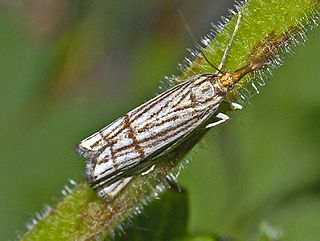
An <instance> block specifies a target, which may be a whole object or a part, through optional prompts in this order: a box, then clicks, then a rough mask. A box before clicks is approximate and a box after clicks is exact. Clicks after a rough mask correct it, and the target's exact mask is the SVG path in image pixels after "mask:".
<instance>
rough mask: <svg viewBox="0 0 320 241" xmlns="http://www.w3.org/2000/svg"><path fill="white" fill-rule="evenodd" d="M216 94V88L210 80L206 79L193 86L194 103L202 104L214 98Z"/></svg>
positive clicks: (192, 97)
mask: <svg viewBox="0 0 320 241" xmlns="http://www.w3.org/2000/svg"><path fill="white" fill-rule="evenodd" d="M214 95H215V90H214V87H213V85H212V83H211V82H210V81H209V80H208V81H204V82H202V83H201V84H199V85H196V86H194V87H193V88H192V91H191V101H192V102H193V104H196V105H201V104H203V103H204V102H206V101H208V100H210V99H212V98H213V96H214Z"/></svg>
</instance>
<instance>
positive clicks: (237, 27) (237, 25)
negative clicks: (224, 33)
mask: <svg viewBox="0 0 320 241" xmlns="http://www.w3.org/2000/svg"><path fill="white" fill-rule="evenodd" d="M241 17H242V14H241V12H240V11H239V12H238V19H237V23H236V26H235V27H234V30H233V33H232V35H231V38H230V40H229V43H228V45H227V47H226V49H225V50H224V53H223V56H222V59H221V63H220V64H219V66H218V69H222V68H223V66H224V63H225V62H226V59H227V55H228V53H229V51H230V48H231V45H232V42H233V40H234V37H235V36H236V34H237V32H238V29H239V26H240V22H241Z"/></svg>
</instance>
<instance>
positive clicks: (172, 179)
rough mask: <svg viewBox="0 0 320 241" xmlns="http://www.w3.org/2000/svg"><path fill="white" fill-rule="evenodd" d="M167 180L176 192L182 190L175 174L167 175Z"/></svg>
mask: <svg viewBox="0 0 320 241" xmlns="http://www.w3.org/2000/svg"><path fill="white" fill-rule="evenodd" d="M165 181H166V183H167V184H168V185H169V187H170V188H171V189H172V190H174V191H176V192H182V188H181V187H180V185H179V183H178V181H177V179H176V178H175V176H174V175H173V174H169V175H168V176H166V178H165Z"/></svg>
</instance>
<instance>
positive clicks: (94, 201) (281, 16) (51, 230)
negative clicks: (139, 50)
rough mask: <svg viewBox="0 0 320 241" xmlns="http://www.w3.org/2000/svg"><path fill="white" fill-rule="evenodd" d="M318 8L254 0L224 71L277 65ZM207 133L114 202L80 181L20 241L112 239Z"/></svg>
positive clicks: (229, 28) (193, 70)
mask: <svg viewBox="0 0 320 241" xmlns="http://www.w3.org/2000/svg"><path fill="white" fill-rule="evenodd" d="M319 5H320V2H319V1H316V0H299V1H296V0H268V1H267V0H251V1H248V2H247V3H245V4H243V7H242V10H241V12H242V15H243V17H242V22H241V25H240V29H239V31H238V34H237V36H236V38H235V41H234V43H233V44H232V47H231V50H230V53H229V54H228V58H227V61H226V65H225V67H224V69H225V70H227V71H231V72H232V71H234V70H236V69H239V68H240V67H242V66H244V65H245V64H247V63H249V62H252V61H260V60H263V59H267V60H270V61H271V60H274V59H275V58H276V57H277V56H278V55H279V54H282V53H283V52H284V50H287V49H288V45H292V44H294V43H296V42H294V39H297V38H295V36H299V35H300V34H304V33H305V31H306V28H308V27H309V25H311V24H313V22H312V21H313V20H314V19H315V17H316V16H317V15H318V10H319ZM235 22H236V17H233V18H232V19H231V21H230V22H229V23H228V24H227V25H226V27H225V28H224V29H223V30H221V31H220V33H219V34H217V36H216V37H215V38H214V39H213V40H212V41H211V42H210V43H209V45H208V47H207V48H206V49H205V50H204V52H205V54H206V56H207V57H208V58H209V59H210V61H211V62H212V63H215V64H219V61H220V59H221V56H222V54H223V51H224V49H225V47H226V45H227V43H228V42H229V38H230V36H231V34H232V32H233V29H234V25H235ZM302 38H303V37H302ZM302 38H301V39H300V40H302ZM217 60H219V61H217ZM269 70H272V68H271V65H270V66H267V67H266V68H265V69H264V70H261V72H259V73H260V74H263V73H265V71H269ZM204 72H212V68H211V67H210V65H208V64H207V63H206V62H205V61H204V59H203V57H201V56H198V57H197V58H196V59H195V60H194V61H193V62H192V64H191V65H190V66H187V67H186V68H185V70H184V72H183V73H182V75H181V78H180V80H184V79H186V78H188V77H190V76H193V75H195V74H201V73H204ZM254 81H255V80H254V79H252V78H247V77H246V78H243V80H242V81H241V83H240V84H239V85H237V86H236V88H235V90H234V91H233V92H230V93H229V96H228V97H229V98H230V99H238V98H239V95H246V91H248V86H250V85H251V84H252V83H254ZM177 82H178V81H177ZM249 95H250V94H249ZM205 133H206V131H204V130H200V131H197V132H196V133H195V134H193V135H192V136H191V137H190V138H189V139H188V140H186V141H185V142H184V143H183V144H182V145H180V146H179V147H178V148H176V149H174V151H172V152H171V153H168V154H167V155H165V156H164V157H162V158H161V159H160V160H159V161H158V165H157V167H156V169H155V170H154V171H153V172H151V173H149V174H147V175H144V176H139V177H134V178H133V179H132V181H131V182H130V183H129V185H127V187H126V188H125V189H124V191H123V192H121V193H120V194H119V195H118V196H117V198H115V199H114V200H112V201H110V202H105V201H104V200H102V199H100V198H99V197H98V196H97V195H96V193H95V192H94V191H93V190H92V189H91V188H90V186H89V184H87V182H85V181H82V182H81V183H80V184H78V185H76V186H75V187H74V189H73V191H72V192H71V193H69V194H67V195H66V196H65V197H64V198H63V199H62V200H61V201H60V202H59V203H58V204H57V205H56V206H55V207H53V208H52V210H51V211H50V212H49V213H48V214H47V215H46V216H45V217H43V218H42V219H41V220H39V221H38V223H37V224H36V225H34V227H33V228H32V229H30V230H29V231H27V232H26V233H25V234H24V235H23V236H22V237H21V240H24V241H29V240H30V241H31V240H32V241H37V240H55V241H58V240H91V239H93V238H94V237H97V236H101V237H105V236H108V235H111V234H112V233H113V232H114V231H115V230H116V229H117V228H118V227H121V226H123V225H124V223H125V222H126V220H128V218H130V217H131V216H132V215H134V214H135V213H139V212H140V211H141V207H142V205H144V204H146V203H147V202H148V201H149V200H152V197H153V196H156V195H157V194H158V193H159V192H161V191H162V190H158V191H157V188H158V189H165V188H166V186H165V185H164V186H163V180H164V178H165V177H166V176H167V175H168V174H169V173H171V172H172V171H173V170H174V169H175V168H176V167H177V166H178V165H179V163H180V161H181V160H182V159H183V156H184V155H185V154H186V153H187V152H188V151H189V150H190V149H192V147H193V146H194V145H196V143H198V141H199V140H200V139H201V137H202V136H203V135H204V134H205Z"/></svg>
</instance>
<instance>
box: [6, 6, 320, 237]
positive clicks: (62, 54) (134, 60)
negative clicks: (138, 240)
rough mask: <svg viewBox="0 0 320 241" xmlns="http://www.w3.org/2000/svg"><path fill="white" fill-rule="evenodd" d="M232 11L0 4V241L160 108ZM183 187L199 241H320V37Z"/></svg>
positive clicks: (186, 175)
mask: <svg viewBox="0 0 320 241" xmlns="http://www.w3.org/2000/svg"><path fill="white" fill-rule="evenodd" d="M231 7H232V2H231V1H223V0H216V1H212V0H200V1H191V0H190V1H182V0H174V1H160V0H157V1H149V0H139V1H138V0H134V1H133V0H130V1H129V0H127V1H88V0H76V1H65V0H45V1H43V0H1V1H0V91H1V92H0V93H1V94H0V117H1V118H0V153H1V154H0V190H1V195H0V240H13V239H16V236H17V234H19V233H20V232H21V231H24V230H25V228H24V227H25V224H26V223H27V222H28V221H30V220H31V218H32V217H34V215H35V214H36V212H39V211H41V210H42V208H43V206H44V205H45V204H54V203H55V202H56V201H57V200H59V199H60V198H61V194H60V191H61V190H62V188H63V187H64V185H65V184H66V183H68V179H69V178H71V179H74V180H76V181H81V180H83V178H84V175H83V169H84V159H83V158H81V157H79V156H77V155H76V154H75V152H74V145H75V144H77V143H78V142H79V141H80V140H81V139H83V138H84V137H86V136H88V135H89V134H91V133H93V132H94V131H96V130H97V129H99V128H101V127H103V126H104V125H106V124H107V123H109V122H111V121H112V120H114V119H115V118H117V117H119V116H120V115H122V114H123V113H125V112H127V111H128V110H130V109H131V108H133V107H135V106H137V105H139V104H140V103H142V102H143V101H144V100H146V99H148V98H150V97H151V96H153V95H154V94H155V93H156V91H157V89H158V87H159V82H160V80H162V79H163V77H164V76H165V75H171V74H179V71H178V70H177V63H179V62H181V61H182V59H183V57H184V56H186V54H187V52H186V48H193V45H194V44H193V43H192V40H191V38H190V37H189V35H188V33H187V31H186V29H185V26H184V23H183V21H182V20H181V18H180V16H179V14H178V11H177V10H178V9H180V10H181V11H182V12H183V13H184V15H185V18H186V19H187V21H188V23H189V24H190V26H191V29H192V30H193V32H194V34H195V35H196V37H197V38H200V36H202V35H204V34H206V33H207V32H208V30H209V27H210V23H215V22H217V21H218V20H219V17H220V16H221V15H226V13H227V9H228V8H231ZM308 38H309V40H308V41H307V42H306V44H305V45H304V46H300V47H299V48H297V49H296V54H295V55H294V56H291V57H289V58H288V59H287V60H286V61H285V64H284V66H283V67H282V68H280V69H278V70H276V71H274V77H273V78H271V79H270V80H269V81H268V82H267V85H266V87H264V88H262V89H261V93H260V94H259V95H257V96H255V97H254V98H252V99H251V100H250V103H249V104H248V106H247V107H246V108H245V109H244V110H243V111H241V112H236V113H234V114H232V121H230V122H229V123H227V124H225V125H223V126H221V127H220V128H219V130H213V131H212V132H211V134H209V135H207V136H206V138H205V140H204V141H203V143H202V144H201V145H200V146H199V147H198V148H197V149H196V150H195V151H194V152H193V153H192V154H191V155H190V159H191V163H190V164H189V165H188V167H187V169H186V170H185V171H184V172H183V173H182V175H181V179H180V181H181V185H182V186H183V187H184V188H185V189H186V190H187V191H188V194H189V217H190V218H189V220H188V230H189V232H190V233H209V234H214V233H216V234H221V235H228V236H232V237H238V238H242V239H243V240H253V239H254V238H255V237H256V235H257V230H258V227H259V225H260V223H261V222H263V221H266V222H268V223H269V224H270V225H272V226H273V227H275V228H276V229H279V230H281V232H282V233H283V240H308V241H313V240H315V241H316V240H319V236H320V220H319V217H320V158H319V157H320V141H319V140H320V124H319V120H320V76H319V60H320V59H319V56H320V45H319V42H320V29H319V28H318V29H315V30H314V31H313V32H310V34H309V35H308Z"/></svg>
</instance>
